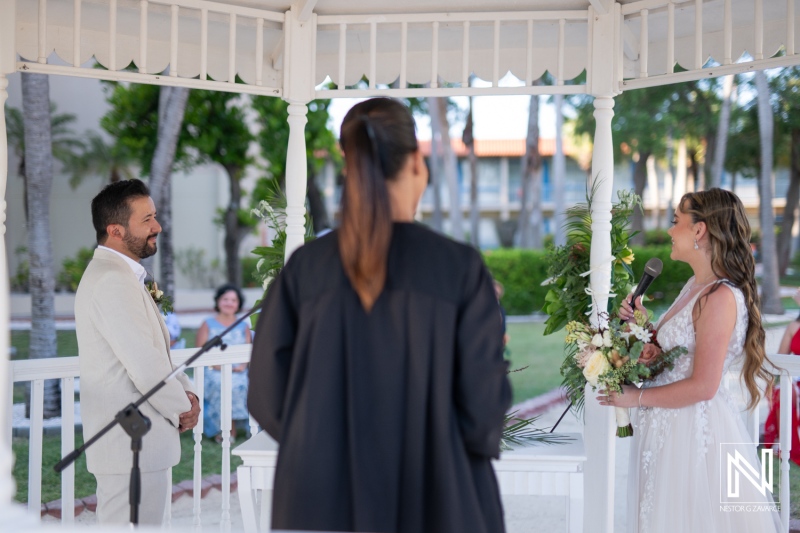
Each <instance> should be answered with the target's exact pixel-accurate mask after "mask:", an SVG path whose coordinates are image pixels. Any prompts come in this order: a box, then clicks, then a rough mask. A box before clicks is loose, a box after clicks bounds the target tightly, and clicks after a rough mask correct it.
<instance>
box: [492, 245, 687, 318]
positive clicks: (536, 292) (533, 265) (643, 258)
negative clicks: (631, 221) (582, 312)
mask: <svg viewBox="0 0 800 533" xmlns="http://www.w3.org/2000/svg"><path fill="white" fill-rule="evenodd" d="M670 250H671V246H670V245H664V246H646V247H641V248H634V249H633V254H634V261H633V264H632V265H631V267H632V268H633V273H634V281H635V282H636V283H638V282H639V279H640V278H641V275H642V270H644V265H645V264H646V263H647V261H649V260H650V258H652V257H658V258H659V259H661V261H662V262H663V263H664V270H663V271H662V272H661V275H660V276H659V277H658V278H657V279H656V280H655V281H654V282H653V284H652V285H651V286H650V289H649V290H648V291H647V294H648V295H649V296H651V297H653V298H654V300H655V301H654V306H655V307H659V308H661V307H666V306H668V305H670V304H671V303H672V301H673V300H674V299H675V298H676V297H677V296H678V294H679V293H680V292H681V289H682V288H683V285H684V284H685V283H686V280H688V279H689V278H690V277H691V276H692V269H691V268H690V267H689V265H688V264H686V263H682V262H680V261H673V260H672V259H670V258H669V254H670ZM484 260H485V261H486V266H487V267H489V271H490V272H491V273H492V276H493V277H494V278H495V279H496V280H498V281H499V282H500V283H502V284H503V286H504V287H505V294H504V295H503V300H502V303H503V307H505V309H506V313H508V314H509V315H530V314H531V313H534V312H538V311H541V310H542V304H543V303H544V296H545V294H547V287H542V286H541V283H542V281H544V280H545V279H547V252H546V251H545V250H519V249H513V248H500V249H498V250H491V251H487V252H484ZM651 307H653V306H652V305H651Z"/></svg>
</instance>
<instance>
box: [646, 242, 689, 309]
mask: <svg viewBox="0 0 800 533" xmlns="http://www.w3.org/2000/svg"><path fill="white" fill-rule="evenodd" d="M671 249H672V246H671V245H664V246H646V247H643V248H634V249H633V256H634V260H633V264H632V265H631V268H633V274H634V279H635V281H636V283H638V282H639V279H640V278H641V276H642V271H643V270H644V265H645V264H646V263H647V262H648V261H649V260H650V259H651V258H653V257H658V258H659V259H661V261H662V262H663V263H664V269H663V270H662V271H661V275H660V276H658V277H657V278H656V279H655V281H653V284H652V285H650V288H649V289H648V290H647V294H648V296H650V297H652V298H653V299H654V302H653V305H651V306H650V307H651V308H653V306H654V307H659V308H660V307H667V306H669V305H670V304H672V302H673V300H675V298H677V297H678V294H679V293H680V292H681V289H682V288H683V286H684V285H685V284H686V280H688V279H689V278H690V277H692V268H691V267H690V266H689V265H688V264H687V263H683V262H681V261H673V260H672V259H670V258H669V254H670V250H671Z"/></svg>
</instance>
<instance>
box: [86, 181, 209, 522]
mask: <svg viewBox="0 0 800 533" xmlns="http://www.w3.org/2000/svg"><path fill="white" fill-rule="evenodd" d="M92 223H93V224H94V228H95V231H96V232H97V243H98V245H99V246H98V248H97V250H95V252H94V258H93V259H92V261H91V262H90V263H89V266H88V267H87V268H86V272H85V273H84V275H83V278H82V279H81V283H80V285H79V286H78V292H77V294H76V296H75V322H76V329H77V334H78V352H79V360H80V370H81V417H82V419H83V435H84V439H89V438H90V437H92V436H93V435H94V434H95V433H97V432H98V431H99V430H100V429H101V428H102V427H103V426H105V425H106V424H107V423H108V422H110V421H111V420H113V419H114V415H116V413H117V412H118V411H119V410H120V409H122V408H123V407H125V406H126V405H128V404H129V403H131V402H134V401H136V400H138V399H139V398H141V397H142V395H143V394H144V393H145V392H147V391H148V390H149V389H150V388H151V387H152V386H153V385H155V384H156V383H158V382H159V381H160V380H161V379H163V378H164V377H165V376H167V374H169V373H170V372H171V371H172V370H173V365H172V361H171V360H170V355H169V345H170V342H169V333H168V331H167V328H166V326H165V324H164V319H163V317H162V315H161V312H160V311H159V309H158V306H157V305H156V303H155V302H154V301H153V298H152V296H151V295H150V293H149V292H148V291H147V289H146V288H145V286H144V278H145V270H144V267H143V266H142V265H141V264H140V263H139V261H140V260H141V259H144V258H146V257H150V256H151V255H153V254H155V253H156V239H157V236H158V234H159V233H160V232H161V226H160V225H159V223H158V221H157V220H156V211H155V206H154V204H153V200H152V199H151V198H150V191H149V190H148V189H147V186H146V185H145V184H144V183H142V182H141V181H139V180H129V181H121V182H117V183H113V184H111V185H108V186H107V187H105V188H104V189H103V190H102V191H101V192H100V193H99V194H98V195H97V196H96V197H95V198H94V200H92ZM139 409H140V411H141V412H142V414H144V415H145V416H146V417H148V418H149V419H150V421H151V424H152V425H151V429H150V431H149V432H148V433H147V435H145V437H144V439H143V446H142V452H141V453H140V456H139V466H140V468H141V471H142V490H141V494H142V500H141V504H140V506H139V523H140V524H152V525H158V524H161V523H162V522H163V519H164V511H165V509H166V502H167V497H168V494H171V492H170V491H169V488H170V487H169V468H171V467H172V466H174V465H176V464H177V463H178V461H179V460H180V455H181V449H180V439H179V432H182V431H187V430H189V429H191V428H193V427H194V426H195V424H197V419H198V414H199V413H200V407H199V403H198V401H197V397H196V396H195V394H194V392H193V391H192V387H191V384H190V382H189V379H188V378H187V377H186V375H185V374H183V373H181V374H180V375H179V376H178V377H177V379H175V380H171V381H170V382H168V383H167V385H166V386H165V387H164V388H162V389H161V390H160V391H159V392H157V393H156V394H155V395H154V396H153V397H152V398H150V399H149V400H148V401H147V402H145V403H144V404H142V406H141V407H140V408H139ZM86 463H87V467H88V470H89V472H91V473H92V474H94V476H95V477H96V478H97V519H98V522H100V523H102V524H112V523H118V524H124V523H127V522H128V520H129V516H130V513H129V502H128V481H129V473H130V469H131V465H132V463H133V459H132V453H131V444H130V437H129V436H128V435H127V434H126V433H125V432H124V431H123V430H122V428H120V427H119V426H116V427H115V428H114V429H112V430H111V431H110V432H109V433H107V434H106V435H105V436H104V437H102V438H101V439H100V440H99V441H98V442H97V443H96V444H95V445H93V446H92V447H90V448H88V449H87V450H86Z"/></svg>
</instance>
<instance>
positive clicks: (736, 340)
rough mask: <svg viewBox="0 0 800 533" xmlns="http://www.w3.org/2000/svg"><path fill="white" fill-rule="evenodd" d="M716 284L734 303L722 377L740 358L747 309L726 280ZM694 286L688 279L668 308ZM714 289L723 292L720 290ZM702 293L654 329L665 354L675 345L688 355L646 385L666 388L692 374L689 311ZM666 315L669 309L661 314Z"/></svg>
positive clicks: (734, 288) (692, 333)
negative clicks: (733, 314)
mask: <svg viewBox="0 0 800 533" xmlns="http://www.w3.org/2000/svg"><path fill="white" fill-rule="evenodd" d="M716 283H724V284H725V285H726V286H727V287H728V288H730V290H731V291H732V292H733V296H734V298H735V300H736V326H735V327H734V329H733V335H731V340H730V342H729V343H728V351H727V353H726V354H725V363H724V366H723V370H722V371H723V375H724V374H725V372H727V371H728V370H729V369H730V367H731V365H734V364H736V363H737V362H738V360H739V359H740V358H741V357H742V354H743V349H744V341H745V337H746V335H747V306H746V305H745V302H744V295H743V294H742V291H741V290H740V289H738V288H737V287H734V286H733V285H732V284H730V282H728V281H727V280H719V281H717V282H716ZM693 285H694V277H692V278H691V279H689V281H688V282H686V285H684V287H683V289H682V290H681V293H680V295H679V296H678V298H676V299H675V302H674V303H673V304H672V306H671V307H670V310H671V309H672V307H674V306H675V303H677V302H679V301H680V300H681V297H682V296H683V295H684V294H686V292H687V291H688V290H689V289H691V287H692V286H693ZM717 290H723V289H722V288H720V289H717ZM702 292H703V291H699V292H698V294H697V295H695V296H694V297H693V298H692V299H691V300H689V301H688V302H687V303H686V305H684V306H683V308H682V309H681V310H679V311H678V312H677V313H676V314H675V315H673V316H672V317H671V318H670V319H669V320H668V321H666V322H664V323H663V324H662V322H661V321H659V322H658V324H657V326H656V329H657V330H658V334H657V338H658V343H659V344H660V345H661V347H662V348H663V349H664V350H665V351H666V350H670V349H672V348H674V347H676V346H684V347H686V349H687V350H688V351H687V353H685V354H684V355H682V356H681V357H679V358H678V359H677V361H675V366H674V368H673V369H672V370H666V371H664V372H663V373H661V374H660V375H659V376H657V377H656V378H655V379H654V380H653V381H652V382H651V385H649V386H657V385H666V384H667V383H674V382H676V381H679V380H681V379H685V378H687V377H688V376H690V375H691V373H692V369H693V367H694V353H695V347H696V341H695V332H694V322H693V321H692V309H693V308H694V304H695V302H697V298H698V297H699V296H700V294H702ZM667 314H669V310H668V311H667V312H666V313H664V314H663V315H662V319H663V317H664V316H666V315H667Z"/></svg>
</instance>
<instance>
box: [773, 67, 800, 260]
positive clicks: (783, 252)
mask: <svg viewBox="0 0 800 533" xmlns="http://www.w3.org/2000/svg"><path fill="white" fill-rule="evenodd" d="M799 74H800V69H798V68H791V69H784V70H783V71H781V73H780V74H779V75H778V76H775V77H774V78H773V79H772V86H773V91H774V93H775V95H776V96H777V97H778V106H777V107H778V109H777V112H776V113H775V117H776V118H777V119H778V122H779V127H778V128H777V131H779V132H780V136H781V142H779V143H778V145H779V146H780V147H785V145H786V142H787V141H788V142H789V146H788V148H785V150H786V151H787V152H788V158H789V189H788V190H787V191H786V206H785V207H784V209H783V220H782V221H781V230H780V233H779V234H778V272H779V273H780V274H781V275H783V274H785V273H786V268H787V267H788V266H789V261H790V259H791V257H790V256H791V249H792V228H793V227H794V223H795V220H796V215H795V212H796V211H797V208H798V204H800V76H798V75H799Z"/></svg>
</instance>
